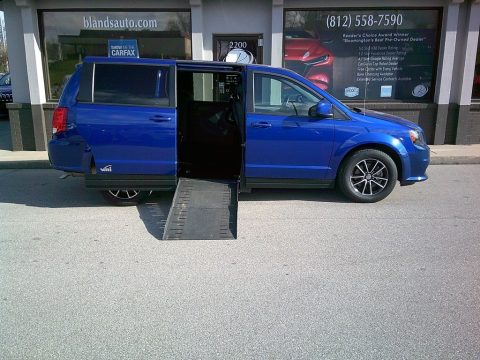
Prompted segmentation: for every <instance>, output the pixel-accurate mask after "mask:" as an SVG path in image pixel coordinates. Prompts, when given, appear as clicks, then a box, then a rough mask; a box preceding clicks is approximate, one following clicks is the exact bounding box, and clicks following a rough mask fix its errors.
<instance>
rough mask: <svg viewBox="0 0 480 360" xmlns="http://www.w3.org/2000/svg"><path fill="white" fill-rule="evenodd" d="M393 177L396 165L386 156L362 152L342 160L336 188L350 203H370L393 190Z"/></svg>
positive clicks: (395, 174) (395, 178)
mask: <svg viewBox="0 0 480 360" xmlns="http://www.w3.org/2000/svg"><path fill="white" fill-rule="evenodd" d="M397 178H398V170H397V165H396V164H395V162H394V161H393V159H392V158H391V157H390V156H389V155H387V154H386V153H384V152H383V151H380V150H376V149H364V150H359V151H357V152H355V153H353V154H352V155H351V156H350V157H348V158H347V159H346V160H345V162H344V163H343V165H342V167H341V169H340V172H339V174H338V178H337V185H338V187H339V189H340V190H341V192H342V193H343V194H344V195H345V196H346V197H348V198H349V199H350V200H353V201H355V202H360V203H374V202H377V201H380V200H383V199H385V198H386V197H387V196H388V195H389V194H390V193H391V192H392V191H393V189H394V187H395V184H396V183H397Z"/></svg>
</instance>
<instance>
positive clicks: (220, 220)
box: [163, 178, 238, 240]
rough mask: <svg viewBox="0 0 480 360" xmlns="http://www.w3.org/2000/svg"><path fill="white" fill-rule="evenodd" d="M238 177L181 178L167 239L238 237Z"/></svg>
mask: <svg viewBox="0 0 480 360" xmlns="http://www.w3.org/2000/svg"><path fill="white" fill-rule="evenodd" d="M237 209H238V181H236V180H231V181H230V180H203V179H190V178H180V180H179V182H178V186H177V190H176V192H175V196H174V198H173V204H172V207H171V208H170V213H169V214H168V218H167V224H166V226H165V232H164V234H163V240H201V239H205V240H226V239H236V237H237Z"/></svg>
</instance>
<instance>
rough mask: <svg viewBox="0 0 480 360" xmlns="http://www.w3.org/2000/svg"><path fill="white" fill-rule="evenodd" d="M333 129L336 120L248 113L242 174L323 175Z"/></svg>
mask: <svg viewBox="0 0 480 360" xmlns="http://www.w3.org/2000/svg"><path fill="white" fill-rule="evenodd" d="M259 125H260V126H259ZM262 125H264V127H262ZM334 133H335V120H316V121H312V120H311V119H308V117H301V116H275V115H263V114H253V113H252V114H247V119H246V134H247V137H246V139H247V141H246V146H245V177H247V178H249V177H253V178H283V179H324V178H325V177H326V175H327V174H328V172H329V170H330V156H331V153H332V147H333V143H334Z"/></svg>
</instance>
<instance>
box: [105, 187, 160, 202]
mask: <svg viewBox="0 0 480 360" xmlns="http://www.w3.org/2000/svg"><path fill="white" fill-rule="evenodd" d="M101 193H102V195H103V197H104V198H105V199H107V200H108V201H109V202H110V203H112V204H113V205H117V206H130V205H137V204H139V203H141V202H142V201H144V200H145V199H146V198H147V197H148V196H149V195H150V194H151V191H139V190H133V189H109V190H103V191H101Z"/></svg>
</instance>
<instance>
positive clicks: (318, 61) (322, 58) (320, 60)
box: [306, 54, 329, 65]
mask: <svg viewBox="0 0 480 360" xmlns="http://www.w3.org/2000/svg"><path fill="white" fill-rule="evenodd" d="M328 59H329V56H328V54H325V55H323V56H320V57H317V58H315V59H312V60H310V61H308V62H306V64H307V65H316V64H322V63H325V62H327V61H328Z"/></svg>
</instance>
